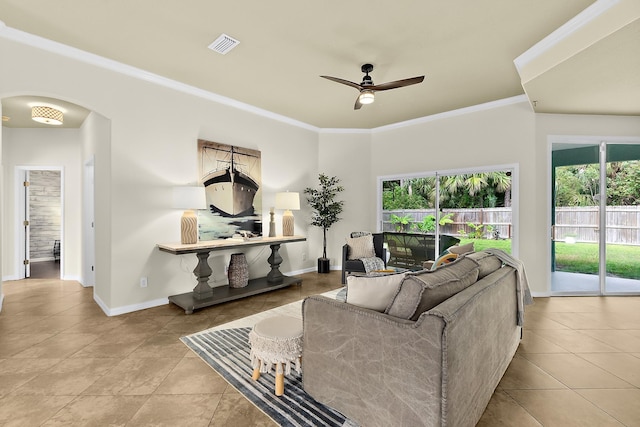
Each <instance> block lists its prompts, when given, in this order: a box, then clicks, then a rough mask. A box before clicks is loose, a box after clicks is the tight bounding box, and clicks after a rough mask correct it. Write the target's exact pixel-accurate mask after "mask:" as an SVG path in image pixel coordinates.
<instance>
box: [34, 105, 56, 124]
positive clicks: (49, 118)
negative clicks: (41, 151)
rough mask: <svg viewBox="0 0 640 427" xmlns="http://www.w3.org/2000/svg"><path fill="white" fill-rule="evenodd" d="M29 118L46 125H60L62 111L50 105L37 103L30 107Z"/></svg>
mask: <svg viewBox="0 0 640 427" xmlns="http://www.w3.org/2000/svg"><path fill="white" fill-rule="evenodd" d="M31 119H32V120H34V121H36V122H39V123H44V124H47V125H57V126H59V125H61V124H62V121H63V116H62V111H60V110H56V109H55V108H52V107H46V106H44V105H38V106H35V107H32V108H31Z"/></svg>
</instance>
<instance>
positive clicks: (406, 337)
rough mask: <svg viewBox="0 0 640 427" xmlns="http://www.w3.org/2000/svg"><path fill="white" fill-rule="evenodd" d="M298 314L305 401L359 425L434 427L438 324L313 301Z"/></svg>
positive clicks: (437, 393)
mask: <svg viewBox="0 0 640 427" xmlns="http://www.w3.org/2000/svg"><path fill="white" fill-rule="evenodd" d="M302 315H303V325H304V346H303V357H302V360H303V364H302V365H303V366H302V369H303V384H304V389H305V391H306V392H307V393H308V394H309V395H311V396H312V397H313V398H314V399H316V400H318V401H319V402H322V403H324V404H326V405H328V406H331V407H333V408H335V409H337V410H338V411H340V412H342V413H343V414H344V415H345V416H347V417H349V418H351V419H352V420H354V421H356V422H358V423H360V424H362V425H367V426H376V425H381V426H382V425H384V426H388V425H394V424H397V423H398V420H402V422H403V424H404V425H413V426H419V425H439V421H437V420H440V419H441V400H440V398H439V397H435V396H440V395H441V387H442V369H441V368H442V367H441V359H442V351H443V350H442V347H441V343H442V340H441V337H442V331H443V328H444V321H443V319H441V318H440V317H437V316H423V317H421V318H420V319H419V320H418V321H416V322H413V321H410V320H404V319H399V318H396V317H393V316H389V315H386V314H384V313H379V312H376V311H373V310H368V309H364V308H361V307H357V306H354V305H351V304H347V303H343V302H339V301H336V300H334V299H330V298H326V297H322V296H319V295H315V296H311V297H308V298H306V299H305V300H304V302H303V306H302ZM434 397H435V398H434ZM434 421H436V422H434ZM425 422H427V423H428V424H425ZM431 423H433V424H431Z"/></svg>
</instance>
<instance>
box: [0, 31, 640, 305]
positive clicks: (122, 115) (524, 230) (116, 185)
mask: <svg viewBox="0 0 640 427" xmlns="http://www.w3.org/2000/svg"><path fill="white" fill-rule="evenodd" d="M0 57H2V58H3V66H2V67H0V97H6V96H14V95H24V94H37V95H43V96H50V97H54V98H60V99H64V100H67V101H71V102H75V103H77V104H79V105H83V106H85V107H87V108H89V109H91V110H93V111H94V112H96V113H97V114H96V116H93V115H92V116H90V118H89V120H88V122H87V123H85V126H84V127H83V129H81V133H82V136H81V137H80V139H81V141H82V142H81V143H82V151H81V153H82V154H81V155H79V160H78V166H77V167H78V169H79V170H81V168H82V164H83V162H84V161H86V160H87V159H88V158H90V156H95V161H96V166H95V174H96V175H95V179H96V192H95V193H96V202H95V204H96V257H97V259H96V288H95V294H96V299H97V300H98V301H99V302H100V303H101V305H102V306H103V308H104V309H105V310H106V311H107V312H109V313H111V314H117V313H120V312H124V311H130V310H135V309H139V308H141V307H145V306H152V305H156V304H160V303H162V302H164V301H166V298H167V296H169V295H173V294H177V293H182V292H187V291H189V290H191V289H192V288H193V286H194V285H195V279H194V277H193V274H192V270H193V268H194V266H195V263H196V259H195V256H192V255H187V256H180V257H178V256H172V255H169V254H166V253H161V252H159V251H158V250H157V249H156V247H155V244H156V243H158V242H172V241H178V239H179V226H178V224H179V217H180V215H181V212H178V211H175V210H173V209H171V208H170V202H169V199H170V197H171V190H172V187H173V186H175V185H182V184H185V183H192V182H194V181H195V180H196V179H197V175H196V172H197V161H196V142H197V140H198V139H206V140H210V141H216V142H221V143H226V144H233V145H238V146H243V147H247V148H253V149H257V150H260V151H261V153H262V174H263V175H262V182H263V189H262V190H263V203H262V206H263V218H264V219H265V222H266V221H268V217H269V215H268V212H269V207H270V206H273V205H274V198H275V193H276V192H278V191H284V190H290V191H299V192H301V193H302V191H303V190H304V188H305V187H308V186H316V185H317V175H318V173H319V172H324V173H326V174H328V175H336V176H338V177H339V178H340V179H341V180H342V184H343V185H344V187H345V192H344V193H342V194H341V198H342V199H343V200H344V201H345V211H344V214H343V220H342V221H341V222H339V223H338V224H336V225H335V226H334V227H333V228H332V229H331V230H330V233H329V236H328V237H329V247H328V251H329V254H328V255H329V257H330V258H331V259H332V261H333V264H334V266H335V265H336V260H337V259H339V257H340V248H341V246H342V244H343V242H344V237H345V236H346V235H347V234H348V233H349V232H351V231H353V230H363V229H369V230H372V231H375V230H377V228H378V225H377V224H376V223H375V221H376V209H377V206H376V203H377V200H376V178H377V177H378V176H382V175H392V174H406V173H419V172H424V171H432V170H442V169H460V168H475V167H481V166H489V165H503V164H517V165H519V174H520V186H519V189H518V190H519V197H520V212H519V215H518V221H519V225H520V237H521V239H520V245H519V255H520V257H521V259H522V260H523V261H524V262H525V263H526V265H527V269H528V272H529V275H530V281H531V286H532V288H533V290H534V291H535V292H538V293H544V292H546V291H547V290H548V277H547V275H548V256H547V254H546V251H547V238H548V230H546V225H545V224H544V218H545V217H546V215H547V211H548V204H547V199H546V188H547V187H548V185H549V184H548V178H547V177H548V174H549V170H548V164H547V159H548V153H547V146H546V135H547V134H550V133H577V132H579V131H580V132H589V133H590V132H597V133H598V134H601V135H615V134H620V133H625V134H630V135H635V136H638V135H640V124H639V120H640V119H638V118H635V117H634V118H615V117H612V118H608V117H596V118H594V117H588V116H582V117H573V116H549V117H547V116H536V115H535V114H534V113H533V112H532V111H531V110H530V108H529V107H528V104H527V103H526V102H520V103H513V102H512V103H509V102H507V103H498V104H497V105H492V107H493V108H489V109H482V108H480V109H478V111H475V110H474V109H469V110H467V111H465V114H459V115H443V116H441V117H434V118H429V119H428V120H418V121H416V122H412V123H411V124H410V125H408V126H404V127H401V126H392V127H385V128H381V129H374V130H372V131H371V132H368V131H367V132H352V131H344V132H341V131H316V130H314V129H312V128H310V127H308V126H296V125H294V124H289V123H287V122H285V121H281V120H275V119H272V118H270V117H267V116H265V115H261V114H253V113H252V112H250V111H246V110H241V109H237V108H235V107H232V106H228V105H223V104H221V103H218V102H216V101H215V100H213V99H207V98H206V97H202V96H196V94H187V93H184V92H179V91H176V90H173V89H170V88H167V87H165V86H161V85H156V84H154V83H152V82H148V81H144V80H138V79H135V78H133V77H128V76H125V75H122V74H118V73H116V72H114V71H110V70H108V69H103V68H98V67H95V66H92V65H89V64H87V63H84V62H80V61H76V60H74V59H71V58H69V57H65V56H62V55H55V54H52V53H48V52H45V51H43V50H39V49H37V48H34V47H29V46H26V45H23V44H19V43H16V42H13V41H10V40H7V39H0ZM43 63H46V64H47V67H48V68H47V69H48V72H47V73H46V74H44V75H41V74H40V73H39V72H38V70H39V69H40V65H41V64H43ZM0 142H2V141H0ZM4 145H6V144H3V151H5V150H6V147H4ZM6 165H7V159H3V166H4V177H3V178H4V179H5V180H6V177H7V170H8V168H7V166H6ZM7 185H9V184H8V183H6V182H5V183H4V185H3V187H2V190H3V192H4V191H5V188H6V187H7ZM302 197H303V200H304V196H303V195H302ZM3 200H5V197H4V194H3ZM301 205H302V209H301V210H300V211H298V212H296V213H295V217H296V222H295V224H296V230H295V232H296V234H301V235H306V236H307V237H308V242H305V243H294V244H290V245H283V248H282V250H281V253H282V254H283V257H284V258H285V262H284V263H283V264H282V267H281V269H282V270H283V271H284V272H291V271H293V272H295V271H303V270H305V269H313V268H314V267H315V259H316V258H317V257H318V256H320V254H321V250H322V233H321V231H320V230H318V229H317V228H311V227H310V225H309V217H310V213H311V212H310V210H309V208H308V206H307V205H306V203H304V201H303V203H302V204H301ZM10 212H11V209H10V208H9V207H7V206H6V204H5V206H4V209H3V210H2V215H4V216H5V218H4V219H5V223H6V222H8V218H6V216H7V214H8V213H10ZM276 224H277V225H278V227H280V224H281V213H280V212H278V213H277V215H276ZM279 232H280V231H279ZM4 234H5V233H4V229H3V241H2V250H3V252H2V255H3V256H2V259H3V263H4V262H5V260H6V259H7V258H12V257H13V254H8V251H10V246H8V245H7V243H6V242H5V241H4ZM265 249H266V251H265ZM229 255H230V254H229V253H224V252H223V253H214V254H212V256H211V258H210V264H211V265H212V267H213V269H214V274H213V275H212V279H213V280H214V283H215V284H218V285H221V284H224V283H226V277H225V276H224V268H223V267H224V265H225V264H227V263H228V260H229ZM267 256H268V248H265V247H258V248H254V249H251V250H250V251H248V253H247V258H248V260H249V262H250V275H251V277H257V276H259V275H264V274H265V273H266V272H267V271H268V265H267V263H266V258H267ZM80 258H81V257H80V256H78V259H80ZM304 258H307V259H306V260H305V259H304ZM4 268H6V267H4V266H3V269H4ZM3 271H4V270H3ZM76 271H80V268H79V267H77V268H76ZM5 274H6V272H5ZM142 276H147V277H148V278H149V286H148V287H147V288H140V287H139V286H138V283H139V278H140V277H142Z"/></svg>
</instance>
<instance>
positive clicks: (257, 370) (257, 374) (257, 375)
mask: <svg viewBox="0 0 640 427" xmlns="http://www.w3.org/2000/svg"><path fill="white" fill-rule="evenodd" d="M261 364H262V361H260V363H259V364H258V367H257V368H253V375H252V376H251V379H252V380H254V381H256V380H257V379H258V378H260V365H261Z"/></svg>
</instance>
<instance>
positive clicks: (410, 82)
mask: <svg viewBox="0 0 640 427" xmlns="http://www.w3.org/2000/svg"><path fill="white" fill-rule="evenodd" d="M423 80H424V76H420V77H412V78H410V79H403V80H396V81H394V82H388V83H382V84H381V85H374V86H369V87H367V89H370V90H375V91H379V90H389V89H396V88H399V87H404V86H411V85H415V84H418V83H422V81H423Z"/></svg>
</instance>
